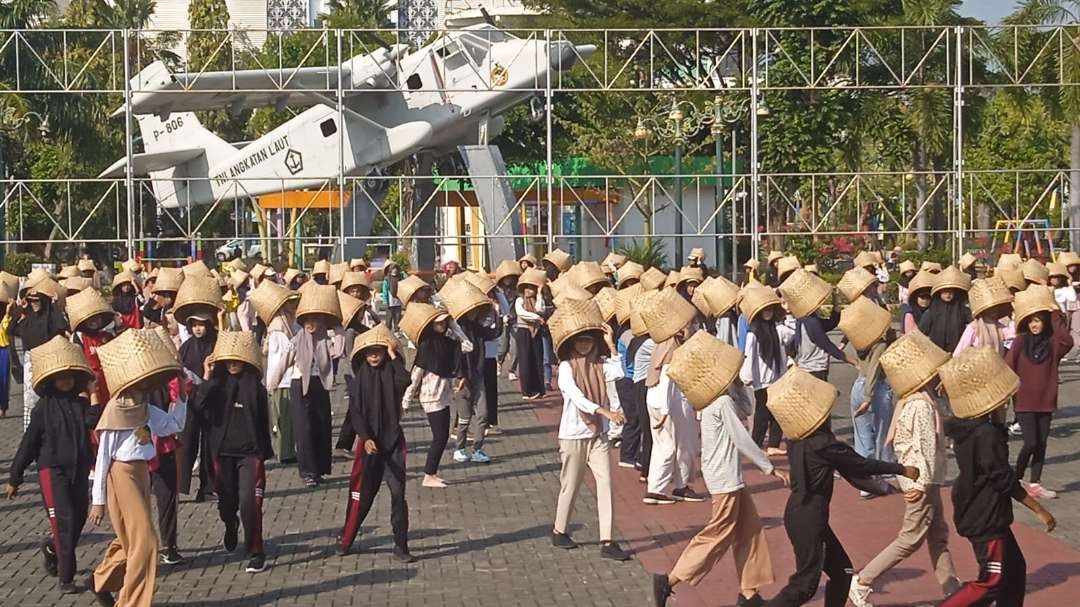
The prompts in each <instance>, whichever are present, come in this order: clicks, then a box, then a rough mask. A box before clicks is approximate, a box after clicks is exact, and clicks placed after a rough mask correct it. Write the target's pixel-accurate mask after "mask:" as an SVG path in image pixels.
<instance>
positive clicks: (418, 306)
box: [399, 303, 446, 344]
mask: <svg viewBox="0 0 1080 607" xmlns="http://www.w3.org/2000/svg"><path fill="white" fill-rule="evenodd" d="M443 315H446V312H443V311H442V310H439V309H438V308H436V307H435V306H433V305H431V304H426V303H414V304H412V305H411V306H408V307H407V308H405V313H404V314H402V315H401V322H400V323H399V325H400V327H401V332H402V333H404V334H405V337H408V338H409V341H411V342H413V343H414V344H419V343H420V341H419V340H420V335H422V334H423V333H424V329H426V328H427V327H428V325H430V324H431V322H432V321H434V320H435V319H436V318H438V317H440V316H443Z"/></svg>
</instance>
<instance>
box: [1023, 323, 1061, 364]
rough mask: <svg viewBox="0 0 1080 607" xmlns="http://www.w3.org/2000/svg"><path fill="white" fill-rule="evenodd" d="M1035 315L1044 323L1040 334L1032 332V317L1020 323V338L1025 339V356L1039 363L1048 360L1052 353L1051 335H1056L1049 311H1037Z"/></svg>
mask: <svg viewBox="0 0 1080 607" xmlns="http://www.w3.org/2000/svg"><path fill="white" fill-rule="evenodd" d="M1035 316H1038V317H1039V320H1041V321H1042V323H1043V330H1042V332H1041V333H1039V334H1038V335H1035V334H1033V333H1032V332H1031V328H1030V324H1031V317H1030V316H1029V317H1028V318H1025V319H1024V322H1023V323H1021V324H1020V336H1021V337H1020V338H1021V339H1023V340H1024V343H1023V346H1024V356H1026V357H1027V358H1028V360H1030V361H1031V362H1033V363H1035V364H1039V363H1041V362H1042V361H1044V360H1046V357H1047V356H1048V355H1049V354H1050V337H1051V336H1053V335H1054V327H1053V326H1052V325H1051V324H1050V313H1049V312H1036V313H1035Z"/></svg>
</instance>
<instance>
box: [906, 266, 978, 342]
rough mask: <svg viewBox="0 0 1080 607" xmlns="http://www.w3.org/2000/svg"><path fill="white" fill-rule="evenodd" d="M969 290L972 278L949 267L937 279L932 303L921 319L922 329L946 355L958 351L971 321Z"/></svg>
mask: <svg viewBox="0 0 1080 607" xmlns="http://www.w3.org/2000/svg"><path fill="white" fill-rule="evenodd" d="M970 288H971V278H970V277H969V276H968V275H967V274H964V273H963V272H961V271H960V270H959V269H958V268H956V267H955V266H949V267H948V268H946V269H945V270H944V271H942V272H941V273H940V274H938V275H937V276H936V277H935V278H934V286H933V287H932V288H931V290H930V293H931V296H932V297H933V301H932V302H931V303H930V308H929V309H928V310H927V311H926V313H925V314H923V315H922V318H920V319H919V330H920V331H922V332H923V333H924V334H925V335H926V336H927V337H929V338H930V339H931V341H933V342H934V343H935V344H937V347H939V348H941V349H942V350H945V351H946V352H952V351H953V350H955V349H956V344H958V343H960V336H961V335H963V333H964V329H965V328H966V327H967V325H968V323H969V322H971V309H970V308H968V301H967V299H968V297H967V292H968V289H970Z"/></svg>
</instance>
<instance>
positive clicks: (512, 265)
mask: <svg viewBox="0 0 1080 607" xmlns="http://www.w3.org/2000/svg"><path fill="white" fill-rule="evenodd" d="M507 276H521V264H520V263H518V262H516V261H514V260H513V259H504V260H502V261H500V262H499V265H497V266H495V282H502V279H504V278H506V277H507Z"/></svg>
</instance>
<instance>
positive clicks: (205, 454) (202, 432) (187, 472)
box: [179, 409, 214, 495]
mask: <svg viewBox="0 0 1080 607" xmlns="http://www.w3.org/2000/svg"><path fill="white" fill-rule="evenodd" d="M204 423H205V422H203V421H202V420H201V419H200V418H199V416H198V415H196V414H195V412H194V411H193V410H192V409H188V415H187V422H186V424H185V426H184V432H183V435H182V438H181V440H180V442H181V445H182V446H181V448H180V453H181V455H180V457H181V460H180V462H181V466H180V479H179V480H180V483H179V488H180V492H181V493H183V494H184V495H190V494H191V478H192V474H193V473H192V471H193V470H194V469H195V460H196V459H198V460H199V461H200V462H201V463H200V464H199V490H198V492H199V493H209V492H210V488H211V487H213V486H214V478H213V470H212V468H213V463H212V462H211V461H210V459H211V458H210V435H209V434H208V433H207V432H206V429H205V428H204V427H203V426H204Z"/></svg>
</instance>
